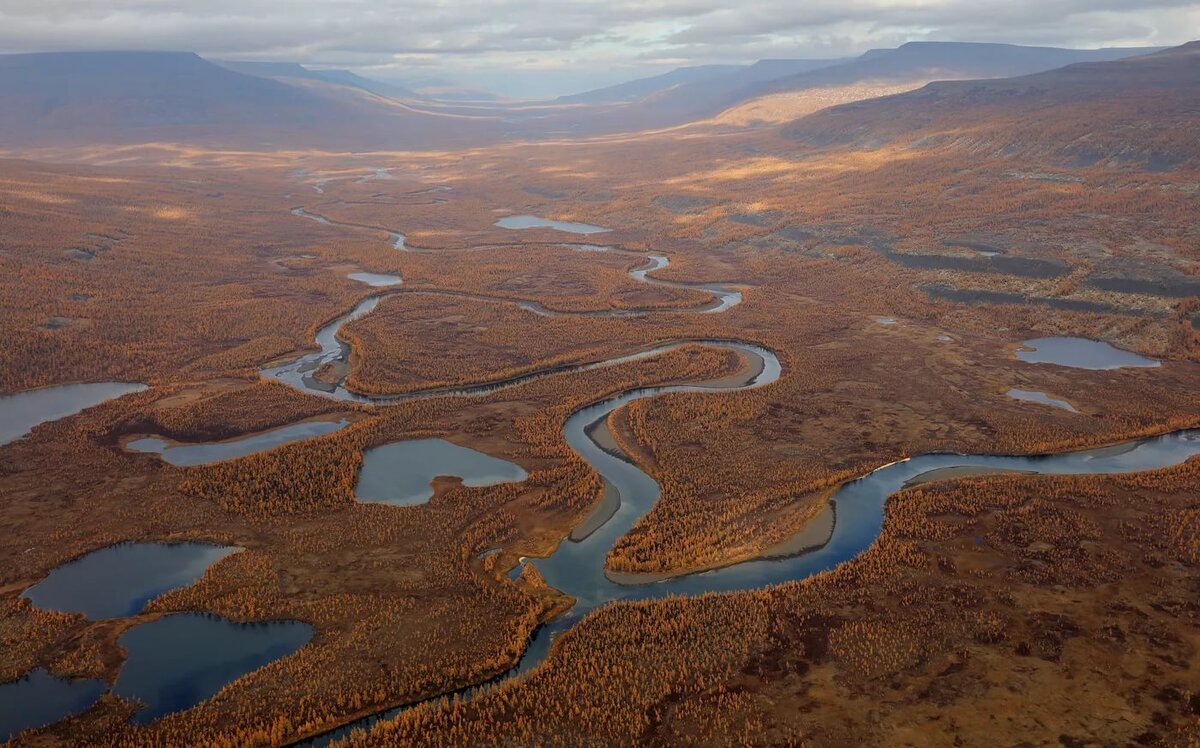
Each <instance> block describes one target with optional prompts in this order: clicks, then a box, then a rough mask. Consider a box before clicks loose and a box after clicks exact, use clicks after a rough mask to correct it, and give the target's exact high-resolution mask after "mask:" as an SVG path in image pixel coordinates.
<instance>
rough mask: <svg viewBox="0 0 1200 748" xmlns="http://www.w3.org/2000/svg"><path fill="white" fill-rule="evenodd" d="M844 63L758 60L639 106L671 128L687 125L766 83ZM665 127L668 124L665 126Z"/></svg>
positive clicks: (668, 91)
mask: <svg viewBox="0 0 1200 748" xmlns="http://www.w3.org/2000/svg"><path fill="white" fill-rule="evenodd" d="M843 62H844V61H843V60H759V61H758V62H756V63H754V64H753V65H747V66H746V67H744V68H741V69H739V70H736V71H734V72H731V73H726V74H724V75H718V76H714V77H711V78H704V79H701V80H697V81H693V82H691V83H685V84H682V85H679V86H675V87H673V88H669V89H666V90H663V91H659V92H656V93H655V94H653V95H651V96H648V97H646V98H645V99H643V100H642V101H640V102H638V105H639V106H640V107H641V108H643V109H645V110H648V111H653V112H656V113H657V116H658V117H660V118H661V117H663V116H666V117H667V118H669V120H670V124H679V123H681V122H688V121H691V120H693V119H697V118H699V117H705V116H709V115H713V114H717V113H718V112H720V111H721V110H723V109H725V108H726V107H727V106H729V105H730V104H731V103H733V102H735V101H738V100H741V99H743V98H745V95H744V94H742V92H744V91H750V90H753V89H754V87H755V86H758V85H761V84H762V83H764V82H766V81H772V80H777V79H779V78H783V77H786V76H791V75H799V74H802V73H807V72H811V71H814V70H821V69H823V68H828V67H831V66H837V65H840V64H841V63H843ZM662 124H666V122H663V123H662Z"/></svg>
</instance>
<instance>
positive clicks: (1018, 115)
mask: <svg viewBox="0 0 1200 748" xmlns="http://www.w3.org/2000/svg"><path fill="white" fill-rule="evenodd" d="M1121 52H1124V51H1121ZM1117 53H1118V52H1117V51H1111V50H1101V51H1097V52H1096V53H1095V54H1097V55H1102V54H1114V55H1115V54H1117ZM1198 121H1200V42H1192V43H1190V44H1186V45H1184V46H1182V47H1177V48H1173V49H1169V50H1165V51H1160V52H1156V53H1152V54H1149V55H1143V56H1137V57H1128V58H1125V59H1120V60H1115V61H1108V62H1085V63H1078V64H1074V65H1069V66H1067V67H1063V68H1059V69H1056V70H1051V71H1048V72H1042V73H1036V74H1033V75H1025V76H1019V77H1013V78H1006V79H998V80H972V81H955V82H938V83H931V84H929V85H927V86H925V87H924V88H921V89H919V90H916V91H911V92H908V93H904V94H900V95H897V96H888V97H884V98H880V99H873V100H870V101H862V102H858V103H854V104H847V105H845V106H839V107H834V108H831V109H827V110H825V111H822V112H818V113H816V114H813V115H811V116H809V117H805V118H803V119H800V120H798V121H796V122H793V123H791V124H790V125H788V126H787V127H785V128H784V130H783V132H784V134H785V135H786V136H787V137H789V138H791V139H794V140H798V141H801V142H804V143H807V144H809V145H813V146H818V147H825V148H828V147H852V148H876V147H881V146H883V145H887V144H894V145H899V146H907V147H918V148H923V149H934V148H945V149H956V150H960V151H965V152H970V153H972V154H973V155H975V156H978V157H1014V156H1021V157H1025V158H1030V159H1035V160H1042V161H1047V162H1054V163H1060V164H1071V165H1078V166H1086V165H1091V164H1097V163H1110V164H1122V163H1123V164H1137V165H1141V166H1143V167H1144V168H1147V169H1150V170H1161V169H1171V168H1176V167H1178V166H1180V165H1182V164H1185V163H1190V164H1193V165H1198V159H1200V138H1197V136H1196V126H1197V122H1198Z"/></svg>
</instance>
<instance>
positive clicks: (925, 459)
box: [306, 343, 1200, 746]
mask: <svg viewBox="0 0 1200 748" xmlns="http://www.w3.org/2000/svg"><path fill="white" fill-rule="evenodd" d="M727 345H729V346H730V347H734V348H744V349H746V351H745V352H747V353H753V354H757V355H758V356H761V357H762V358H763V361H764V364H765V365H764V368H763V370H762V372H761V373H760V374H759V375H758V377H757V378H756V379H754V380H753V381H752V382H750V383H748V384H747V385H744V386H743V385H737V384H734V385H729V386H727V387H719V386H712V387H705V386H687V385H682V386H668V387H651V388H644V389H638V390H633V391H630V392H627V393H624V394H622V395H620V396H617V397H614V398H611V399H609V400H605V401H603V402H599V403H595V404H593V405H591V406H588V407H586V408H583V409H581V410H579V411H576V412H575V413H574V414H572V415H571V416H570V418H568V419H567V422H566V424H565V425H564V428H563V433H564V436H565V437H566V440H567V442H568V444H569V445H570V446H571V448H572V449H574V450H575V451H576V452H578V453H579V454H580V455H581V456H582V457H583V458H584V459H585V460H586V461H587V462H588V463H589V464H591V465H592V467H593V468H595V469H596V471H597V472H599V473H600V475H601V476H602V477H603V479H604V481H605V482H606V484H607V485H608V486H611V487H612V488H614V489H615V490H616V491H617V492H618V494H619V496H620V505H619V507H618V508H617V509H616V512H615V513H614V514H612V516H611V517H610V518H609V520H608V521H607V522H606V523H605V524H603V525H601V526H600V527H599V528H598V529H596V530H595V531H593V532H591V533H590V534H588V535H587V536H586V537H585V538H583V539H581V540H574V539H568V540H566V541H564V542H563V543H561V544H560V545H559V546H558V548H557V549H556V550H555V552H554V553H553V554H552V555H551V556H550V557H549V558H547V559H541V560H531V561H529V562H528V563H533V564H535V565H536V566H537V568H538V570H539V571H540V572H541V573H542V576H543V577H544V578H545V580H546V582H547V583H548V584H549V585H551V586H552V587H554V588H556V589H559V590H561V591H563V592H565V593H567V594H568V595H571V596H572V597H574V598H575V599H576V603H575V606H574V607H573V608H572V609H571V610H570V611H569V612H568V613H567V614H565V615H563V616H560V617H559V618H557V619H555V620H553V621H551V622H549V623H548V624H546V625H545V626H543V627H541V628H539V629H538V630H537V631H536V632H535V633H534V635H533V637H532V638H531V640H530V642H529V645H528V647H527V649H526V651H525V653H524V654H523V655H522V657H521V660H520V662H519V664H518V666H517V667H516V668H514V669H513V670H512V671H510V672H509V673H507V674H505V676H504V677H503V678H501V679H498V680H506V679H508V678H509V677H512V676H514V675H518V674H520V673H524V672H527V671H528V670H531V669H532V668H534V667H536V666H537V665H538V664H539V663H540V662H541V661H542V660H544V659H545V657H546V656H547V654H548V653H549V651H550V645H551V643H552V642H553V640H554V639H555V638H556V637H557V636H558V635H559V634H561V633H563V632H564V631H567V630H568V629H570V628H571V627H572V626H574V625H575V624H576V623H578V622H579V621H580V620H581V619H582V618H583V617H584V616H585V615H586V614H587V613H588V612H590V611H591V610H594V609H595V608H597V607H598V606H600V605H604V604H606V603H609V602H613V601H621V600H625V601H634V600H646V599H655V598H661V597H665V596H669V595H700V594H705V593H711V592H732V591H738V590H747V589H755V588H759V587H764V586H768V585H772V584H779V583H782V582H786V581H790V580H797V579H804V578H807V577H810V576H812V575H814V574H818V573H821V572H824V571H828V570H830V569H833V568H834V567H836V566H837V565H838V564H840V563H843V562H845V561H849V560H851V559H853V558H854V557H856V556H858V555H859V554H860V553H862V552H863V551H865V550H866V549H867V548H868V547H870V545H871V544H872V543H873V542H874V541H875V539H876V538H877V537H878V536H879V533H880V531H881V530H882V527H883V518H884V507H885V505H886V503H887V500H888V497H889V496H891V495H892V494H894V493H896V492H897V491H900V490H901V489H903V488H904V487H905V485H906V484H907V483H910V482H913V481H919V480H920V477H921V476H924V475H927V474H930V473H933V474H934V475H931V476H930V477H935V476H936V475H937V473H938V472H939V471H946V470H948V469H951V468H970V469H972V472H980V473H986V472H988V471H995V472H1023V473H1042V474H1054V475H1072V474H1100V473H1127V472H1135V471H1141V470H1150V469H1155V468H1161V467H1166V466H1169V465H1177V464H1180V463H1182V462H1183V461H1185V460H1187V459H1188V458H1190V457H1193V456H1195V455H1198V454H1200V431H1197V430H1193V431H1183V432H1176V433H1172V434H1168V435H1165V436H1160V437H1154V438H1150V439H1143V440H1140V441H1136V442H1131V443H1129V444H1126V445H1120V446H1119V448H1108V449H1099V450H1088V451H1083V452H1069V453H1063V454H1057V455H1045V456H994V455H965V456H964V455H948V454H933V455H923V456H919V457H914V458H912V459H909V460H904V461H901V462H896V463H893V464H891V465H887V466H885V467H882V468H880V469H878V470H875V471H874V472H871V473H868V474H867V475H865V476H863V477H861V478H859V479H857V480H855V481H852V482H849V483H846V484H844V485H842V486H841V487H840V488H839V489H838V490H837V491H835V492H834V494H833V496H832V497H831V499H830V501H831V503H832V505H833V508H834V510H835V512H834V515H835V517H836V520H835V521H834V522H833V523H832V527H831V528H830V533H829V537H828V539H827V540H825V541H824V542H823V543H819V544H817V545H816V546H815V547H811V546H810V547H808V548H807V549H806V550H803V551H801V552H800V553H798V554H796V555H793V556H790V557H785V558H761V559H757V560H751V561H747V562H743V563H739V564H735V565H732V566H727V567H724V568H719V569H713V570H709V571H705V572H703V573H697V574H688V575H685V576H678V577H673V578H667V579H653V578H646V579H643V580H638V579H636V578H624V579H622V581H621V582H617V581H614V580H613V579H610V578H609V577H608V576H607V575H606V574H605V571H604V559H605V556H606V555H607V553H608V551H609V549H611V548H612V546H613V544H614V543H615V542H616V540H617V539H618V538H620V537H621V536H623V535H625V534H626V533H627V532H628V531H629V530H630V528H631V527H632V526H633V525H634V523H635V522H637V520H638V519H639V518H641V517H642V516H643V515H644V514H645V513H646V512H647V511H649V510H650V508H651V507H653V506H654V503H655V502H656V501H657V500H658V496H659V486H658V484H657V483H656V482H655V481H654V479H653V478H651V477H650V476H649V475H647V474H646V473H644V472H642V471H641V470H640V469H638V468H637V467H636V466H635V465H634V464H633V463H632V462H630V461H629V460H626V459H622V458H621V457H620V456H618V455H614V454H611V453H610V452H608V451H606V450H605V449H604V448H603V447H602V446H601V445H600V444H598V443H596V441H594V440H593V439H592V437H591V435H590V434H589V428H588V427H589V426H590V425H591V424H593V423H595V422H597V421H598V420H601V419H604V418H606V417H607V415H608V414H609V413H611V412H612V411H613V410H616V409H617V408H620V407H622V406H624V405H626V404H628V403H630V402H633V401H634V400H639V399H643V398H648V397H655V396H657V395H659V394H664V393H669V392H705V391H708V392H713V391H717V390H719V389H734V390H736V389H743V388H744V387H756V386H761V385H763V384H767V383H769V382H773V381H775V380H776V379H778V377H779V373H780V364H779V361H778V359H777V358H776V357H775V356H774V355H773V354H772V353H771V352H770V351H767V350H764V349H761V348H757V347H752V346H745V345H742V344H734V343H731V344H727ZM802 532H803V531H802ZM806 545H808V544H806ZM637 581H640V582H641V583H634V582H637ZM492 685H493V684H484V685H481V686H476V687H471V688H467V689H464V690H463V691H462V692H461V693H462V696H463V698H471V697H473V696H475V695H478V694H480V693H482V692H485V691H487V690H488V689H489V688H491V687H492ZM405 708H406V707H401V708H396V709H391V710H387V711H384V712H381V713H379V714H376V715H372V716H371V717H368V718H365V719H362V720H358V721H356V722H354V723H352V724H350V725H347V726H345V727H343V728H339V729H338V730H335V731H333V732H331V733H327V734H325V735H323V736H321V737H319V738H317V739H315V740H312V741H308V742H307V743H306V744H308V745H316V746H321V745H327V744H328V743H329V742H330V741H331V740H333V739H337V738H339V737H344V736H346V735H347V734H348V733H349V731H350V730H352V729H365V728H367V727H369V726H370V725H371V724H373V723H375V722H376V721H379V720H380V719H390V718H393V717H395V716H396V715H398V714H399V713H400V712H402V711H403V710H404V709H405Z"/></svg>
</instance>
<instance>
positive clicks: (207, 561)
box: [23, 543, 239, 619]
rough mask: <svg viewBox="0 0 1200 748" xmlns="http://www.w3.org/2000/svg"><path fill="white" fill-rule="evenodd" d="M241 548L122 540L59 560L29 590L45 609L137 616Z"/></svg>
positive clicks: (26, 594)
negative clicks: (87, 552)
mask: <svg viewBox="0 0 1200 748" xmlns="http://www.w3.org/2000/svg"><path fill="white" fill-rule="evenodd" d="M238 550H239V549H238V548H234V547H231V546H223V545H210V544H208V543H118V544H117V545H110V546H108V547H107V548H101V549H100V550H98V551H93V552H91V553H89V554H87V555H85V556H81V557H79V558H77V559H75V560H74V561H68V562H67V563H65V564H63V565H62V566H59V567H58V568H56V569H54V570H53V571H51V572H50V573H49V574H48V575H46V578H45V579H43V580H42V581H40V582H38V583H37V584H35V585H33V586H32V587H30V588H29V589H27V590H25V592H24V595H23V596H24V597H27V598H29V601H30V602H32V603H33V604H34V605H35V606H37V607H39V608H42V609H43V610H57V611H64V612H69V613H83V614H84V615H86V616H87V617H88V618H93V619H97V618H120V617H122V616H131V615H135V614H136V613H139V612H141V610H142V608H144V607H145V606H146V603H147V602H149V601H150V600H153V599H154V598H156V597H158V596H159V595H161V594H163V593H164V592H168V591H170V590H173V589H176V588H178V587H186V586H187V585H189V584H192V583H193V582H195V581H196V580H197V579H199V578H200V577H202V576H204V572H205V571H207V570H208V567H210V566H212V565H213V564H215V563H216V562H218V561H220V560H221V559H223V558H225V557H226V556H229V555H231V554H233V553H236V552H237V551H238Z"/></svg>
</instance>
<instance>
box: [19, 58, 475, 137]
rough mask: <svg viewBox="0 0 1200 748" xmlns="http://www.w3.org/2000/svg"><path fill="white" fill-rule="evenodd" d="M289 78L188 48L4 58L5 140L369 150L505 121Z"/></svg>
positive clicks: (470, 133)
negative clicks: (318, 87)
mask: <svg viewBox="0 0 1200 748" xmlns="http://www.w3.org/2000/svg"><path fill="white" fill-rule="evenodd" d="M297 67H298V66H297ZM281 70H284V69H281ZM301 70H303V68H301ZM286 71H287V72H293V73H294V72H295V70H294V69H292V68H287V69H286ZM282 80H283V79H282V78H279V79H276V78H272V77H262V76H259V75H247V74H245V73H240V72H237V71H234V70H230V69H228V68H225V67H222V66H219V65H215V64H213V63H211V62H208V61H207V60H204V59H201V58H200V57H198V56H196V55H194V54H191V53H188V52H64V53H44V54H22V55H0V102H3V105H2V106H0V144H4V145H7V146H14V145H45V144H90V143H138V142H148V141H152V140H167V141H179V142H193V143H194V142H204V143H216V144H222V145H231V144H238V145H272V146H274V145H279V144H288V145H301V144H304V145H320V146H328V147H354V148H368V147H424V146H426V145H446V144H449V143H454V142H460V141H468V140H469V141H471V142H480V141H481V140H482V141H485V142H486V141H488V140H493V139H495V138H496V137H497V133H498V125H497V124H495V123H492V122H488V121H486V120H482V119H477V118H467V117H446V116H441V115H437V114H430V113H427V112H422V111H419V110H416V109H413V108H411V107H408V106H405V105H403V104H400V103H396V102H391V101H388V100H385V99H380V98H377V97H370V96H367V95H366V94H364V93H362V92H360V94H359V95H347V96H331V95H322V94H321V93H317V92H314V90H313V89H312V88H310V87H307V86H299V85H288V84H286V83H283V82H281V81H282ZM328 87H329V88H331V89H332V88H335V87H334V86H333V85H332V84H329V86H328ZM342 88H343V90H346V89H344V87H342Z"/></svg>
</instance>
